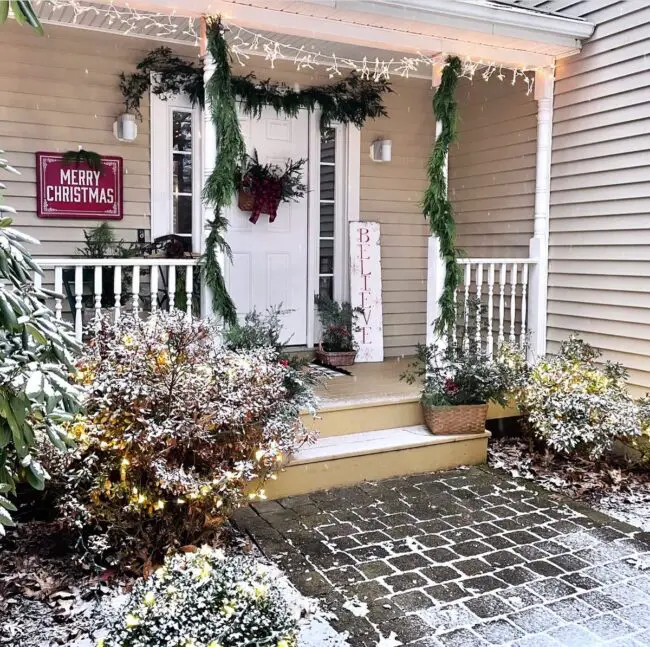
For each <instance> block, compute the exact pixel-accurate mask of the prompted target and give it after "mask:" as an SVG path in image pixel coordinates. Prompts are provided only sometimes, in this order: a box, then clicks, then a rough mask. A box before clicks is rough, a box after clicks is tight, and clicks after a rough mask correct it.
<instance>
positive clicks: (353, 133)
mask: <svg viewBox="0 0 650 647" xmlns="http://www.w3.org/2000/svg"><path fill="white" fill-rule="evenodd" d="M320 118H321V113H320V111H319V110H315V111H313V112H311V113H310V114H309V148H308V150H309V178H308V182H307V185H308V187H309V193H308V200H309V202H308V206H307V210H308V226H307V231H308V237H309V240H308V246H307V249H308V253H307V294H306V305H307V348H313V347H314V346H315V343H316V323H317V321H318V318H317V313H316V306H315V298H316V296H317V295H318V277H319V268H318V262H319V257H320V250H319V238H320V142H321V129H320ZM331 127H333V128H335V129H336V146H335V150H336V155H337V159H336V160H335V176H334V184H335V197H334V200H335V209H334V213H335V221H334V299H335V300H337V301H339V302H340V301H348V300H349V299H350V260H349V254H350V249H349V238H350V235H349V227H348V223H350V222H354V221H357V220H359V219H360V193H361V130H360V129H359V128H358V127H356V126H354V125H353V124H347V125H346V124H341V123H333V124H331ZM339 155H340V156H341V159H339Z"/></svg>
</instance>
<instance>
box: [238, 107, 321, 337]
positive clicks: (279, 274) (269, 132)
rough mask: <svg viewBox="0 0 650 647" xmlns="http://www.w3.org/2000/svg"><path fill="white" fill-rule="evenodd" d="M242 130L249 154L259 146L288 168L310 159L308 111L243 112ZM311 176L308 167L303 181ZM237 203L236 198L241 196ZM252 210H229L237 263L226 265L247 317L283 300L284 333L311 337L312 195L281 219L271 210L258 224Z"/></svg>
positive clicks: (264, 157)
mask: <svg viewBox="0 0 650 647" xmlns="http://www.w3.org/2000/svg"><path fill="white" fill-rule="evenodd" d="M240 123H241V127H242V134H243V135H244V139H245V141H246V148H247V151H248V152H249V154H252V153H253V150H254V149H256V150H257V154H258V157H259V159H260V162H262V163H266V162H272V163H275V164H278V165H279V166H280V167H282V168H283V167H284V165H285V162H286V161H287V159H289V158H291V159H292V160H294V161H296V160H298V159H307V157H308V153H309V120H308V115H307V112H306V111H301V113H300V115H299V116H298V117H297V118H295V119H286V118H282V117H279V116H278V115H276V113H275V111H274V110H272V109H269V108H267V109H265V110H264V112H263V113H262V117H261V119H259V120H258V119H250V118H249V117H244V116H240ZM307 177H308V169H307V165H305V166H304V167H303V181H304V182H306V179H307ZM235 202H236V199H235ZM249 217H250V213H249V212H243V211H240V210H239V209H238V208H237V205H236V204H235V205H233V207H231V208H230V209H229V213H228V219H229V221H230V226H229V228H228V242H229V243H230V246H231V248H232V251H233V264H232V265H228V264H227V265H226V282H227V285H228V289H229V291H230V294H231V296H232V298H233V300H234V301H235V305H236V306H237V312H238V314H239V316H240V318H242V317H243V316H244V315H245V314H246V313H247V312H249V311H250V310H252V309H253V308H255V309H256V310H258V311H264V310H266V309H267V308H269V307H271V306H277V305H280V304H281V305H282V307H283V309H285V310H291V312H290V313H288V314H287V315H285V316H284V317H283V336H284V337H285V338H290V343H291V344H294V345H303V344H305V343H306V342H307V267H308V265H307V249H308V245H307V240H308V237H307V236H308V229H307V225H308V219H307V217H308V209H307V196H306V195H305V197H303V198H302V199H301V200H300V201H299V202H289V203H283V204H281V205H280V207H279V208H278V215H277V218H276V219H275V222H272V223H270V222H269V217H268V216H267V215H265V214H262V215H261V216H260V219H259V220H258V221H257V223H256V224H252V223H251V222H249V220H248V218H249Z"/></svg>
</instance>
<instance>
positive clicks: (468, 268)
mask: <svg viewBox="0 0 650 647" xmlns="http://www.w3.org/2000/svg"><path fill="white" fill-rule="evenodd" d="M471 280H472V264H471V263H467V264H466V265H465V303H464V304H463V307H464V313H463V315H464V324H465V328H464V329H463V348H464V349H465V350H467V349H468V348H469V284H470V282H471Z"/></svg>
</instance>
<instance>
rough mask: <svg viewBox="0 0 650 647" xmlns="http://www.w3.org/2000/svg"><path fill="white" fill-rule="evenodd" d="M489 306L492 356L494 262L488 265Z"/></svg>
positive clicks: (490, 353)
mask: <svg viewBox="0 0 650 647" xmlns="http://www.w3.org/2000/svg"><path fill="white" fill-rule="evenodd" d="M487 282H488V306H487V354H488V355H489V356H490V357H492V354H493V353H494V339H493V338H492V318H493V316H494V312H493V311H494V263H490V264H489V265H488V277H487Z"/></svg>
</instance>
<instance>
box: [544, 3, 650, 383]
mask: <svg viewBox="0 0 650 647" xmlns="http://www.w3.org/2000/svg"><path fill="white" fill-rule="evenodd" d="M584 4H585V5H587V4H588V5H589V6H588V7H586V6H585V9H589V10H588V11H586V12H584V14H583V15H584V17H585V18H586V19H587V20H590V21H591V22H593V23H595V24H596V25H597V27H596V31H595V33H594V35H593V37H592V38H591V39H590V40H589V41H588V42H587V43H586V44H585V46H584V48H583V51H582V52H581V53H580V54H579V55H577V56H575V57H572V58H569V59H566V60H565V61H560V64H559V67H558V70H557V81H556V85H555V112H554V125H553V166H552V180H551V191H552V195H551V221H550V229H551V236H550V250H549V254H550V267H549V271H550V275H549V302H548V309H549V318H548V339H549V350H551V351H553V350H555V349H557V347H558V345H559V342H560V341H561V340H563V339H565V338H566V337H567V336H568V335H569V334H570V333H571V332H573V331H577V332H579V333H580V334H581V335H582V336H584V337H585V339H587V340H588V341H589V342H591V343H593V344H594V345H595V346H598V347H599V348H601V349H602V350H603V351H604V352H605V356H606V358H607V359H610V360H613V361H618V362H622V363H623V364H624V365H625V366H626V367H627V368H628V369H629V370H630V383H631V385H632V386H633V387H635V388H636V390H638V391H642V390H648V389H650V68H649V67H648V61H647V52H648V45H649V42H650V6H648V3H647V2H644V3H640V2H633V1H632V2H613V1H611V0H601V2H590V3H584Z"/></svg>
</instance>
